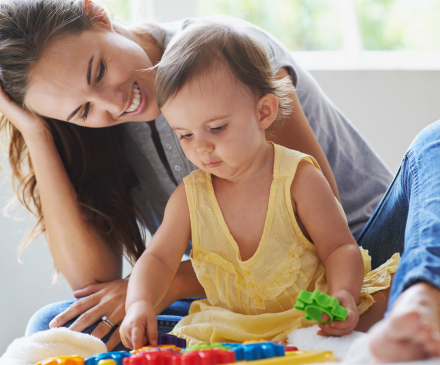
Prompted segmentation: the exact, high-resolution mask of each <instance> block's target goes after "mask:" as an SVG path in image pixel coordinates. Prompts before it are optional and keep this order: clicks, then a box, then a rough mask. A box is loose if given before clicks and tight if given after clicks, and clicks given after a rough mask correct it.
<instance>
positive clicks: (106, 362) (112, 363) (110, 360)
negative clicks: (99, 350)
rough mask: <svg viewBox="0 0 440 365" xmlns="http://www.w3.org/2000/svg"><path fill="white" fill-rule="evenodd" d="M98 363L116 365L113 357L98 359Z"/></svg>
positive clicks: (99, 364)
mask: <svg viewBox="0 0 440 365" xmlns="http://www.w3.org/2000/svg"><path fill="white" fill-rule="evenodd" d="M98 365H116V361H115V360H113V359H102V360H99V362H98Z"/></svg>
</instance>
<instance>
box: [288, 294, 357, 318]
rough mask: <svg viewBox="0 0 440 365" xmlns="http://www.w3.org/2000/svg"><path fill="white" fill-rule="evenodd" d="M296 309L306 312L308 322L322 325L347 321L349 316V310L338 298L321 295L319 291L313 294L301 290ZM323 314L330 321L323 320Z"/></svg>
mask: <svg viewBox="0 0 440 365" xmlns="http://www.w3.org/2000/svg"><path fill="white" fill-rule="evenodd" d="M294 308H295V309H298V310H300V311H303V312H305V313H306V315H305V317H304V318H305V319H307V320H308V321H311V320H314V321H317V322H321V323H330V322H333V321H345V320H346V318H347V314H348V310H347V309H346V308H344V307H343V306H342V305H340V304H339V302H338V300H337V299H336V298H334V297H332V296H330V295H328V294H324V293H321V292H320V291H319V290H315V291H313V293H310V292H308V291H305V290H301V291H300V292H299V293H298V297H297V299H296V303H295V305H294ZM323 313H326V314H327V315H328V316H329V317H330V320H329V321H323V320H322V314H323Z"/></svg>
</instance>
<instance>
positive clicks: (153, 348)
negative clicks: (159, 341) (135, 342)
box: [130, 345, 182, 354]
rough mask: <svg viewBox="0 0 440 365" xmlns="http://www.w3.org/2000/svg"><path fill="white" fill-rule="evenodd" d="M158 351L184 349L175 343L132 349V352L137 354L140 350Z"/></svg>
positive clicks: (178, 350)
mask: <svg viewBox="0 0 440 365" xmlns="http://www.w3.org/2000/svg"><path fill="white" fill-rule="evenodd" d="M157 351H171V352H180V351H182V348H181V347H177V346H174V345H157V346H144V347H142V348H141V349H139V350H133V351H130V353H131V354H137V353H138V352H157Z"/></svg>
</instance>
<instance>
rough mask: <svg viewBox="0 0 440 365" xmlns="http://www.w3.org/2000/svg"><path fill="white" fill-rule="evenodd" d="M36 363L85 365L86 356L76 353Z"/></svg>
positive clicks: (40, 364)
mask: <svg viewBox="0 0 440 365" xmlns="http://www.w3.org/2000/svg"><path fill="white" fill-rule="evenodd" d="M36 365H84V358H82V357H81V356H76V355H73V356H58V357H50V358H48V359H46V360H43V361H41V362H39V363H37V364H36Z"/></svg>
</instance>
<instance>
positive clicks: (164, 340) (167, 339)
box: [157, 333, 186, 349]
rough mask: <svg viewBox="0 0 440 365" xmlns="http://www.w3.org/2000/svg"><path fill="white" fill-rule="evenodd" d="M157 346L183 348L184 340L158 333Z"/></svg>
mask: <svg viewBox="0 0 440 365" xmlns="http://www.w3.org/2000/svg"><path fill="white" fill-rule="evenodd" d="M157 344H158V345H175V346H176V347H180V348H182V349H183V348H185V347H186V340H185V339H183V338H179V337H177V336H174V335H169V334H167V333H160V334H159V338H158V339H157Z"/></svg>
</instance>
